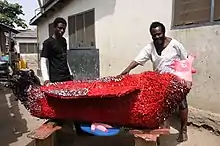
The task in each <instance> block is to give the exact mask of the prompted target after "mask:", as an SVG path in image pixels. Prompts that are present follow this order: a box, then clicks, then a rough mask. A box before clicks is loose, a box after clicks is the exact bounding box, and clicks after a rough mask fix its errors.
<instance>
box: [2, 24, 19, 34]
mask: <svg viewBox="0 0 220 146" xmlns="http://www.w3.org/2000/svg"><path fill="white" fill-rule="evenodd" d="M0 28H1V29H2V30H3V31H11V32H13V33H16V34H17V33H19V31H18V30H16V29H14V28H12V27H10V26H8V25H5V24H3V23H0Z"/></svg>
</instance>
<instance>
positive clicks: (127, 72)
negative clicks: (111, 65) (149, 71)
mask: <svg viewBox="0 0 220 146" xmlns="http://www.w3.org/2000/svg"><path fill="white" fill-rule="evenodd" d="M127 74H129V71H127V70H124V71H123V72H122V73H121V74H120V76H123V75H127Z"/></svg>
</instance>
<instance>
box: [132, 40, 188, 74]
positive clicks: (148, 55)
mask: <svg viewBox="0 0 220 146" xmlns="http://www.w3.org/2000/svg"><path fill="white" fill-rule="evenodd" d="M186 58H187V51H186V49H185V48H184V47H183V45H182V44H181V43H180V42H178V41H177V40H175V39H172V40H171V41H170V43H169V44H168V45H167V47H166V48H165V49H164V50H163V51H162V52H161V56H160V55H158V54H157V51H156V48H155V46H154V43H153V42H151V43H150V44H148V45H147V46H145V47H144V48H143V49H142V50H141V52H140V53H139V54H138V56H137V57H136V58H135V59H134V61H136V62H137V63H139V64H141V65H144V63H146V62H147V61H148V60H151V61H152V63H153V70H154V71H157V72H159V73H167V72H168V73H174V70H173V69H171V68H170V67H169V66H170V64H171V63H172V62H173V60H174V59H180V60H185V59H186Z"/></svg>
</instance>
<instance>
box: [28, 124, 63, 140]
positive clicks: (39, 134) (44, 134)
mask: <svg viewBox="0 0 220 146" xmlns="http://www.w3.org/2000/svg"><path fill="white" fill-rule="evenodd" d="M60 129H61V127H60V126H57V125H56V124H55V123H54V122H46V123H44V124H43V125H42V126H40V127H39V128H38V129H36V130H34V131H32V132H31V133H30V134H28V135H27V137H28V138H32V139H39V140H44V139H46V138H48V137H49V136H51V135H52V134H53V133H54V132H55V131H57V130H60Z"/></svg>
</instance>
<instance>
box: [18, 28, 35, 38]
mask: <svg viewBox="0 0 220 146" xmlns="http://www.w3.org/2000/svg"><path fill="white" fill-rule="evenodd" d="M14 38H37V30H36V29H35V30H31V29H27V30H20V33H19V34H16V35H15V36H14Z"/></svg>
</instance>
